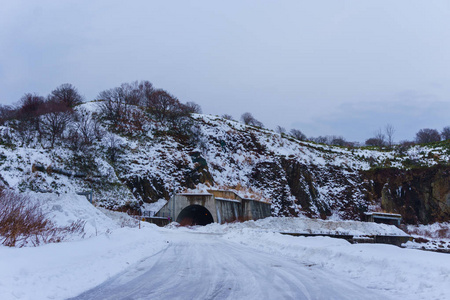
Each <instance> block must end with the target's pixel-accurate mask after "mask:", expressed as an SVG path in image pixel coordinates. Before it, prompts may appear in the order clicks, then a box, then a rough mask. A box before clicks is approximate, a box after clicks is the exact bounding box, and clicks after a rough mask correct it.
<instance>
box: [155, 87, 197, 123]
mask: <svg viewBox="0 0 450 300" xmlns="http://www.w3.org/2000/svg"><path fill="white" fill-rule="evenodd" d="M147 109H148V111H149V112H150V113H151V114H152V115H153V116H154V117H155V119H156V121H159V122H163V123H164V122H174V121H176V119H179V118H181V117H185V116H187V115H188V114H189V112H188V110H187V109H186V107H185V106H184V105H183V104H181V103H180V101H179V100H178V99H177V98H175V97H174V96H172V95H171V94H169V93H168V92H166V91H164V90H161V89H159V90H155V91H154V92H153V93H152V94H151V96H150V98H149V99H148V100H147Z"/></svg>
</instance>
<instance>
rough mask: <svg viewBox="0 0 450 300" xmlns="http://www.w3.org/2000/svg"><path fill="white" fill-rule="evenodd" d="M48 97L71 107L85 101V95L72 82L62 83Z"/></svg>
mask: <svg viewBox="0 0 450 300" xmlns="http://www.w3.org/2000/svg"><path fill="white" fill-rule="evenodd" d="M48 99H49V100H52V101H54V102H62V103H65V105H67V106H68V107H71V108H72V107H75V106H77V105H79V104H81V103H83V97H82V96H81V95H80V94H79V93H78V90H77V88H76V87H74V86H73V85H71V84H70V83H64V84H61V85H60V86H59V87H57V88H56V89H54V90H53V91H52V92H51V93H50V95H49V96H48Z"/></svg>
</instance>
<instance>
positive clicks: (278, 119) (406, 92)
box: [0, 0, 450, 142]
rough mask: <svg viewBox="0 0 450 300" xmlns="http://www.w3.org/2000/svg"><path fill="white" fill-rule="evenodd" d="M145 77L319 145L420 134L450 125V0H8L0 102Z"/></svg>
mask: <svg viewBox="0 0 450 300" xmlns="http://www.w3.org/2000/svg"><path fill="white" fill-rule="evenodd" d="M135 80H149V81H150V82H152V83H153V84H154V85H155V86H156V87H158V88H163V89H165V90H167V91H169V92H170V93H172V94H173V95H175V96H176V97H178V98H179V99H180V100H181V101H182V102H187V101H194V102H196V103H198V104H200V105H201V107H202V109H203V112H204V113H207V114H214V115H216V114H217V115H222V114H225V113H227V114H231V115H232V116H233V117H234V118H236V119H239V118H240V116H241V114H242V113H244V112H246V111H249V112H251V113H252V114H253V115H254V116H255V117H256V118H257V119H258V120H260V121H261V122H263V123H264V124H265V126H266V127H268V128H272V129H273V128H275V127H276V126H277V125H280V126H283V127H285V128H286V129H288V130H290V129H292V128H296V129H300V130H302V131H303V132H304V133H305V134H306V135H307V136H308V137H310V136H318V135H342V136H344V137H345V138H346V139H347V140H351V141H360V142H363V141H364V140H365V139H367V138H369V137H372V136H374V134H375V132H376V131H377V130H378V129H379V128H384V126H385V125H386V124H387V123H390V124H392V125H393V126H394V127H395V129H396V133H395V135H394V139H395V140H396V141H399V140H404V139H409V140H411V139H414V137H415V133H416V132H417V131H418V130H419V129H421V128H435V129H438V130H439V131H440V130H442V128H443V127H444V126H449V125H450V117H449V115H450V1H448V0H442V1H433V0H427V1H423V0H421V1H415V0H403V1H397V0H394V1H392V0H389V1H387V0H386V1H383V0H373V1H372V0H365V1H361V0H353V1H346V0H339V1H336V0H326V1H320V0H318V1H310V0H308V1H301V0H291V1H290V0H283V1H268V0H267V1H264V0H258V1H256V0H255V1H246V0H239V1H233V0H227V1H208V0H204V1H188V0H180V1H169V0H164V1H163V0H161V1H149V0H142V1H132V0H130V1H111V0H108V1H106V0H104V1H95V0H91V1H83V0H76V1H56V0H55V1H44V0H40V1H21V0H2V3H1V8H0V103H2V104H12V103H15V102H17V101H18V100H19V99H20V97H21V96H22V95H23V94H24V93H27V92H35V93H38V94H40V95H43V96H46V95H47V94H48V93H49V92H50V91H51V90H53V89H54V88H56V87H57V86H59V85H60V84H62V83H71V84H73V85H75V86H76V87H77V88H78V90H79V91H80V92H81V94H83V95H84V96H85V98H86V100H92V99H94V98H95V97H96V96H97V95H98V93H99V92H101V91H102V90H105V89H109V88H113V87H116V86H118V85H120V84H121V83H123V82H131V81H135Z"/></svg>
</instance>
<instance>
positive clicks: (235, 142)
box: [0, 102, 450, 223]
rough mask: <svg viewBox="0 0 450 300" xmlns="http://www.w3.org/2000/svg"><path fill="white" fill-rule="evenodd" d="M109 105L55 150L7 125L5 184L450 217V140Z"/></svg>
mask: <svg viewBox="0 0 450 300" xmlns="http://www.w3.org/2000/svg"><path fill="white" fill-rule="evenodd" d="M99 105H101V102H89V103H84V104H82V105H79V106H77V107H76V108H75V110H76V113H77V116H78V117H77V118H78V119H77V120H78V121H74V122H73V124H72V125H71V126H69V127H68V128H67V130H66V131H70V130H72V131H70V132H71V133H72V135H69V134H67V136H68V137H72V138H71V139H70V138H65V139H62V140H61V141H60V142H59V143H56V144H55V146H54V147H53V148H52V147H50V146H49V144H48V143H45V142H43V141H42V140H41V141H39V139H38V138H36V137H35V138H34V139H32V140H31V142H27V143H25V142H24V141H23V139H21V138H20V133H19V132H17V130H16V129H15V127H14V126H13V125H14V123H13V122H9V123H8V122H7V123H6V124H5V126H1V127H0V172H1V173H0V182H1V183H2V184H3V185H4V186H9V187H10V188H13V189H15V190H19V191H33V192H36V193H54V194H63V193H76V192H86V191H90V190H92V191H93V194H94V201H95V203H96V204H97V205H100V206H102V207H106V208H113V209H139V207H141V206H142V205H144V204H145V203H153V202H156V201H158V200H167V199H168V198H169V197H170V196H171V195H172V194H173V193H176V192H182V191H204V190H206V189H208V188H210V187H214V188H220V189H230V190H235V191H236V192H238V193H240V194H242V195H244V196H246V197H255V198H264V199H267V200H268V201H271V203H272V212H273V215H274V216H298V215H307V216H312V217H322V218H326V217H331V216H333V217H335V218H341V219H355V220H359V219H361V218H362V217H363V212H365V211H372V210H382V209H384V210H388V211H391V212H397V213H401V214H402V215H403V216H404V218H405V220H406V221H407V222H409V223H416V222H422V223H428V222H434V221H446V220H448V219H449V217H450V205H449V204H447V203H446V201H447V202H448V200H447V195H450V184H449V182H450V181H449V180H447V179H449V178H450V168H449V167H448V163H449V157H450V155H449V153H450V152H449V145H448V143H442V144H441V145H434V146H433V147H431V146H429V147H426V146H414V147H410V148H407V149H402V148H398V149H395V150H393V151H379V150H375V149H370V150H369V149H362V148H343V147H336V146H328V145H322V144H315V143H310V142H303V141H299V140H296V139H294V138H293V137H291V136H288V135H285V134H281V135H280V134H278V133H275V132H273V131H270V130H266V129H262V128H258V127H253V126H246V125H243V124H241V123H239V122H236V121H230V120H227V119H223V118H221V117H216V116H210V115H200V114H192V115H191V118H190V119H189V120H188V121H186V122H184V123H182V124H181V125H179V124H178V125H177V126H182V127H184V129H183V130H179V129H178V130H174V129H173V127H168V126H166V125H165V124H164V123H161V122H157V121H155V120H154V119H152V118H151V116H148V115H147V113H146V111H144V110H142V109H141V108H139V107H132V109H131V114H132V115H133V116H136V115H137V116H139V118H138V119H133V120H132V121H130V120H128V121H127V122H125V121H124V122H122V123H121V124H119V125H120V126H119V125H117V124H116V125H114V126H113V125H112V124H111V123H110V122H108V121H107V120H105V119H102V118H101V117H99V115H98V114H99ZM80 120H82V121H83V122H84V123H81V121H80ZM138 121H139V122H138ZM83 124H84V125H83ZM86 124H87V125H86ZM89 124H91V125H89ZM83 126H84V127H83ZM80 128H81V129H80ZM86 128H87V129H89V130H93V131H94V129H95V132H96V133H92V136H93V137H94V138H92V141H91V142H90V143H89V144H88V145H87V146H83V147H82V146H79V144H77V143H78V142H77V141H78V140H75V141H74V136H75V137H76V136H77V135H73V132H74V131H75V132H78V131H79V135H80V136H81V135H82V133H84V131H86V130H87V129H86ZM177 128H179V127H177ZM77 130H78V131H77ZM83 130H84V131H83ZM430 194H431V195H432V196H431V197H430ZM430 203H431V204H430Z"/></svg>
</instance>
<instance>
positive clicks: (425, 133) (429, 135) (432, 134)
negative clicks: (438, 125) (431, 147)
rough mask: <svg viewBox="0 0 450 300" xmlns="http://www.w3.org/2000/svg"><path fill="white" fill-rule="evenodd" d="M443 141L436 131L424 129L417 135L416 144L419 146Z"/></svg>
mask: <svg viewBox="0 0 450 300" xmlns="http://www.w3.org/2000/svg"><path fill="white" fill-rule="evenodd" d="M440 140H441V135H440V134H439V132H438V131H437V130H436V129H430V128H424V129H420V130H419V131H418V132H417V133H416V142H417V143H418V144H425V143H434V142H439V141H440Z"/></svg>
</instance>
